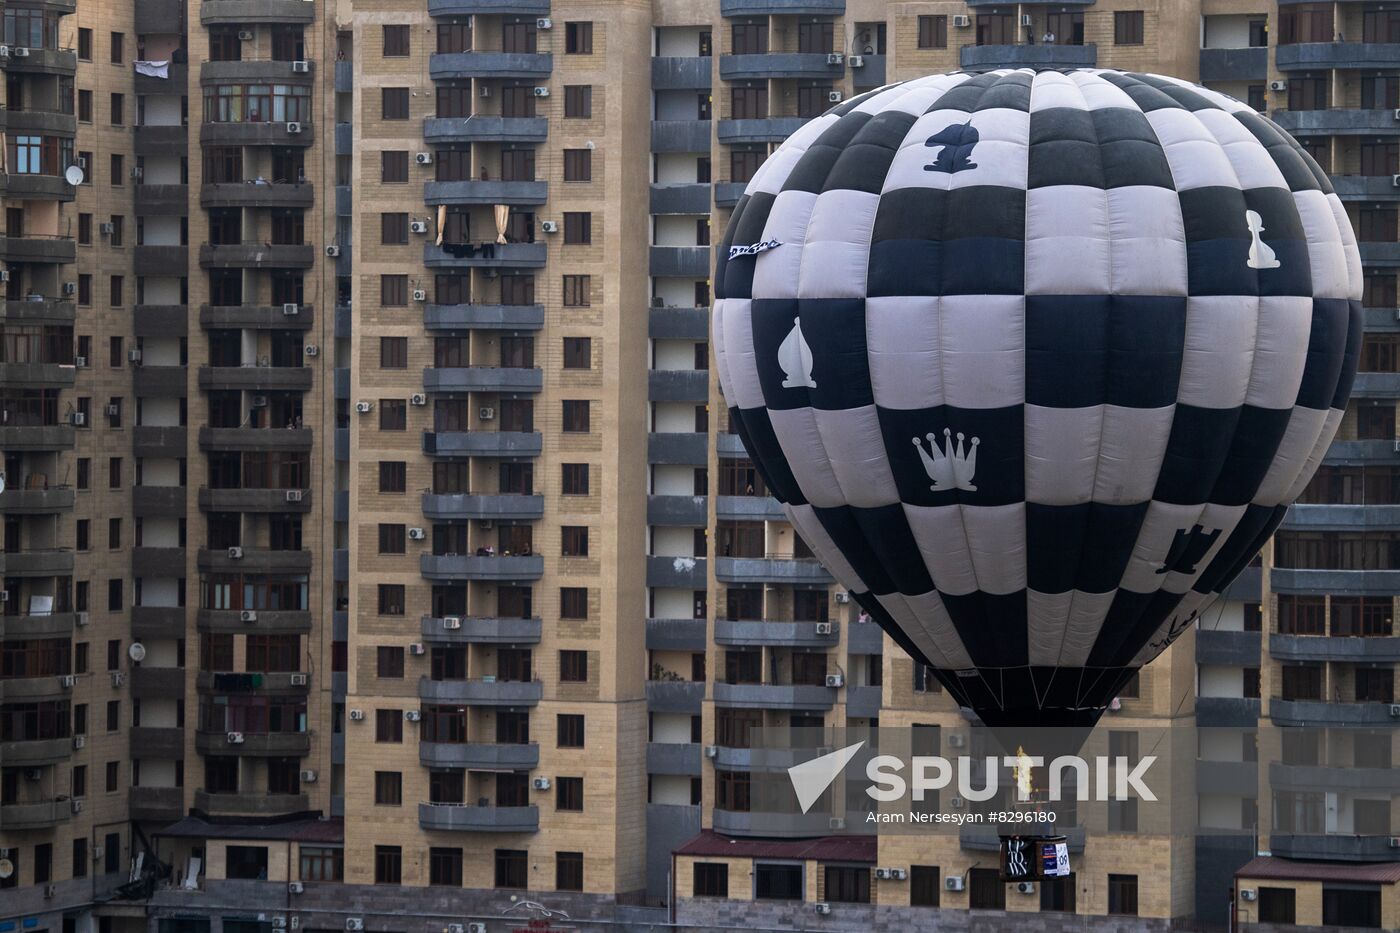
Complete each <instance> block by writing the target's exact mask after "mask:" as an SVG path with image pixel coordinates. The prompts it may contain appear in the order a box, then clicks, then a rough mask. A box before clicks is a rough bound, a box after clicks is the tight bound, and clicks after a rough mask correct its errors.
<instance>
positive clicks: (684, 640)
mask: <svg viewBox="0 0 1400 933" xmlns="http://www.w3.org/2000/svg"><path fill="white" fill-rule="evenodd" d="M705 625H706V623H705V620H704V619H647V650H648V651H704V650H705Z"/></svg>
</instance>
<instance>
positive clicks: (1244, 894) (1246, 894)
mask: <svg viewBox="0 0 1400 933" xmlns="http://www.w3.org/2000/svg"><path fill="white" fill-rule="evenodd" d="M1258 897H1259V892H1258V891H1256V890H1254V889H1253V888H1240V900H1242V901H1252V900H1255V899H1256V898H1258Z"/></svg>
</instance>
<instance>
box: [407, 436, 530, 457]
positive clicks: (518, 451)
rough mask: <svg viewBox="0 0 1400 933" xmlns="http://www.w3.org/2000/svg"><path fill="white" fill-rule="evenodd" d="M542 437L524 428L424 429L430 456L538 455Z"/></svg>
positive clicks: (424, 450) (424, 445)
mask: <svg viewBox="0 0 1400 933" xmlns="http://www.w3.org/2000/svg"><path fill="white" fill-rule="evenodd" d="M543 448H544V438H543V436H542V435H541V434H539V433H538V432H524V431H424V432H423V453H425V454H427V455H429V456H430V457H538V456H539V455H540V451H541V450H542V449H543Z"/></svg>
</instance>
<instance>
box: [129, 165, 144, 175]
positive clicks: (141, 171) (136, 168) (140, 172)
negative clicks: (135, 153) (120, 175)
mask: <svg viewBox="0 0 1400 933" xmlns="http://www.w3.org/2000/svg"><path fill="white" fill-rule="evenodd" d="M145 174H146V170H145V169H143V168H142V167H141V166H139V165H133V166H132V167H131V177H132V178H141V177H143V176H144V175H145Z"/></svg>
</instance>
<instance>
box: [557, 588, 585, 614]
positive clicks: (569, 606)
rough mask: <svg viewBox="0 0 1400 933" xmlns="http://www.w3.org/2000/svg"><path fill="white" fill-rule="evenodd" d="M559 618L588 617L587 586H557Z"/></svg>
mask: <svg viewBox="0 0 1400 933" xmlns="http://www.w3.org/2000/svg"><path fill="white" fill-rule="evenodd" d="M559 618H561V619H587V618H588V587H586V586H564V587H560V588H559Z"/></svg>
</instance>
